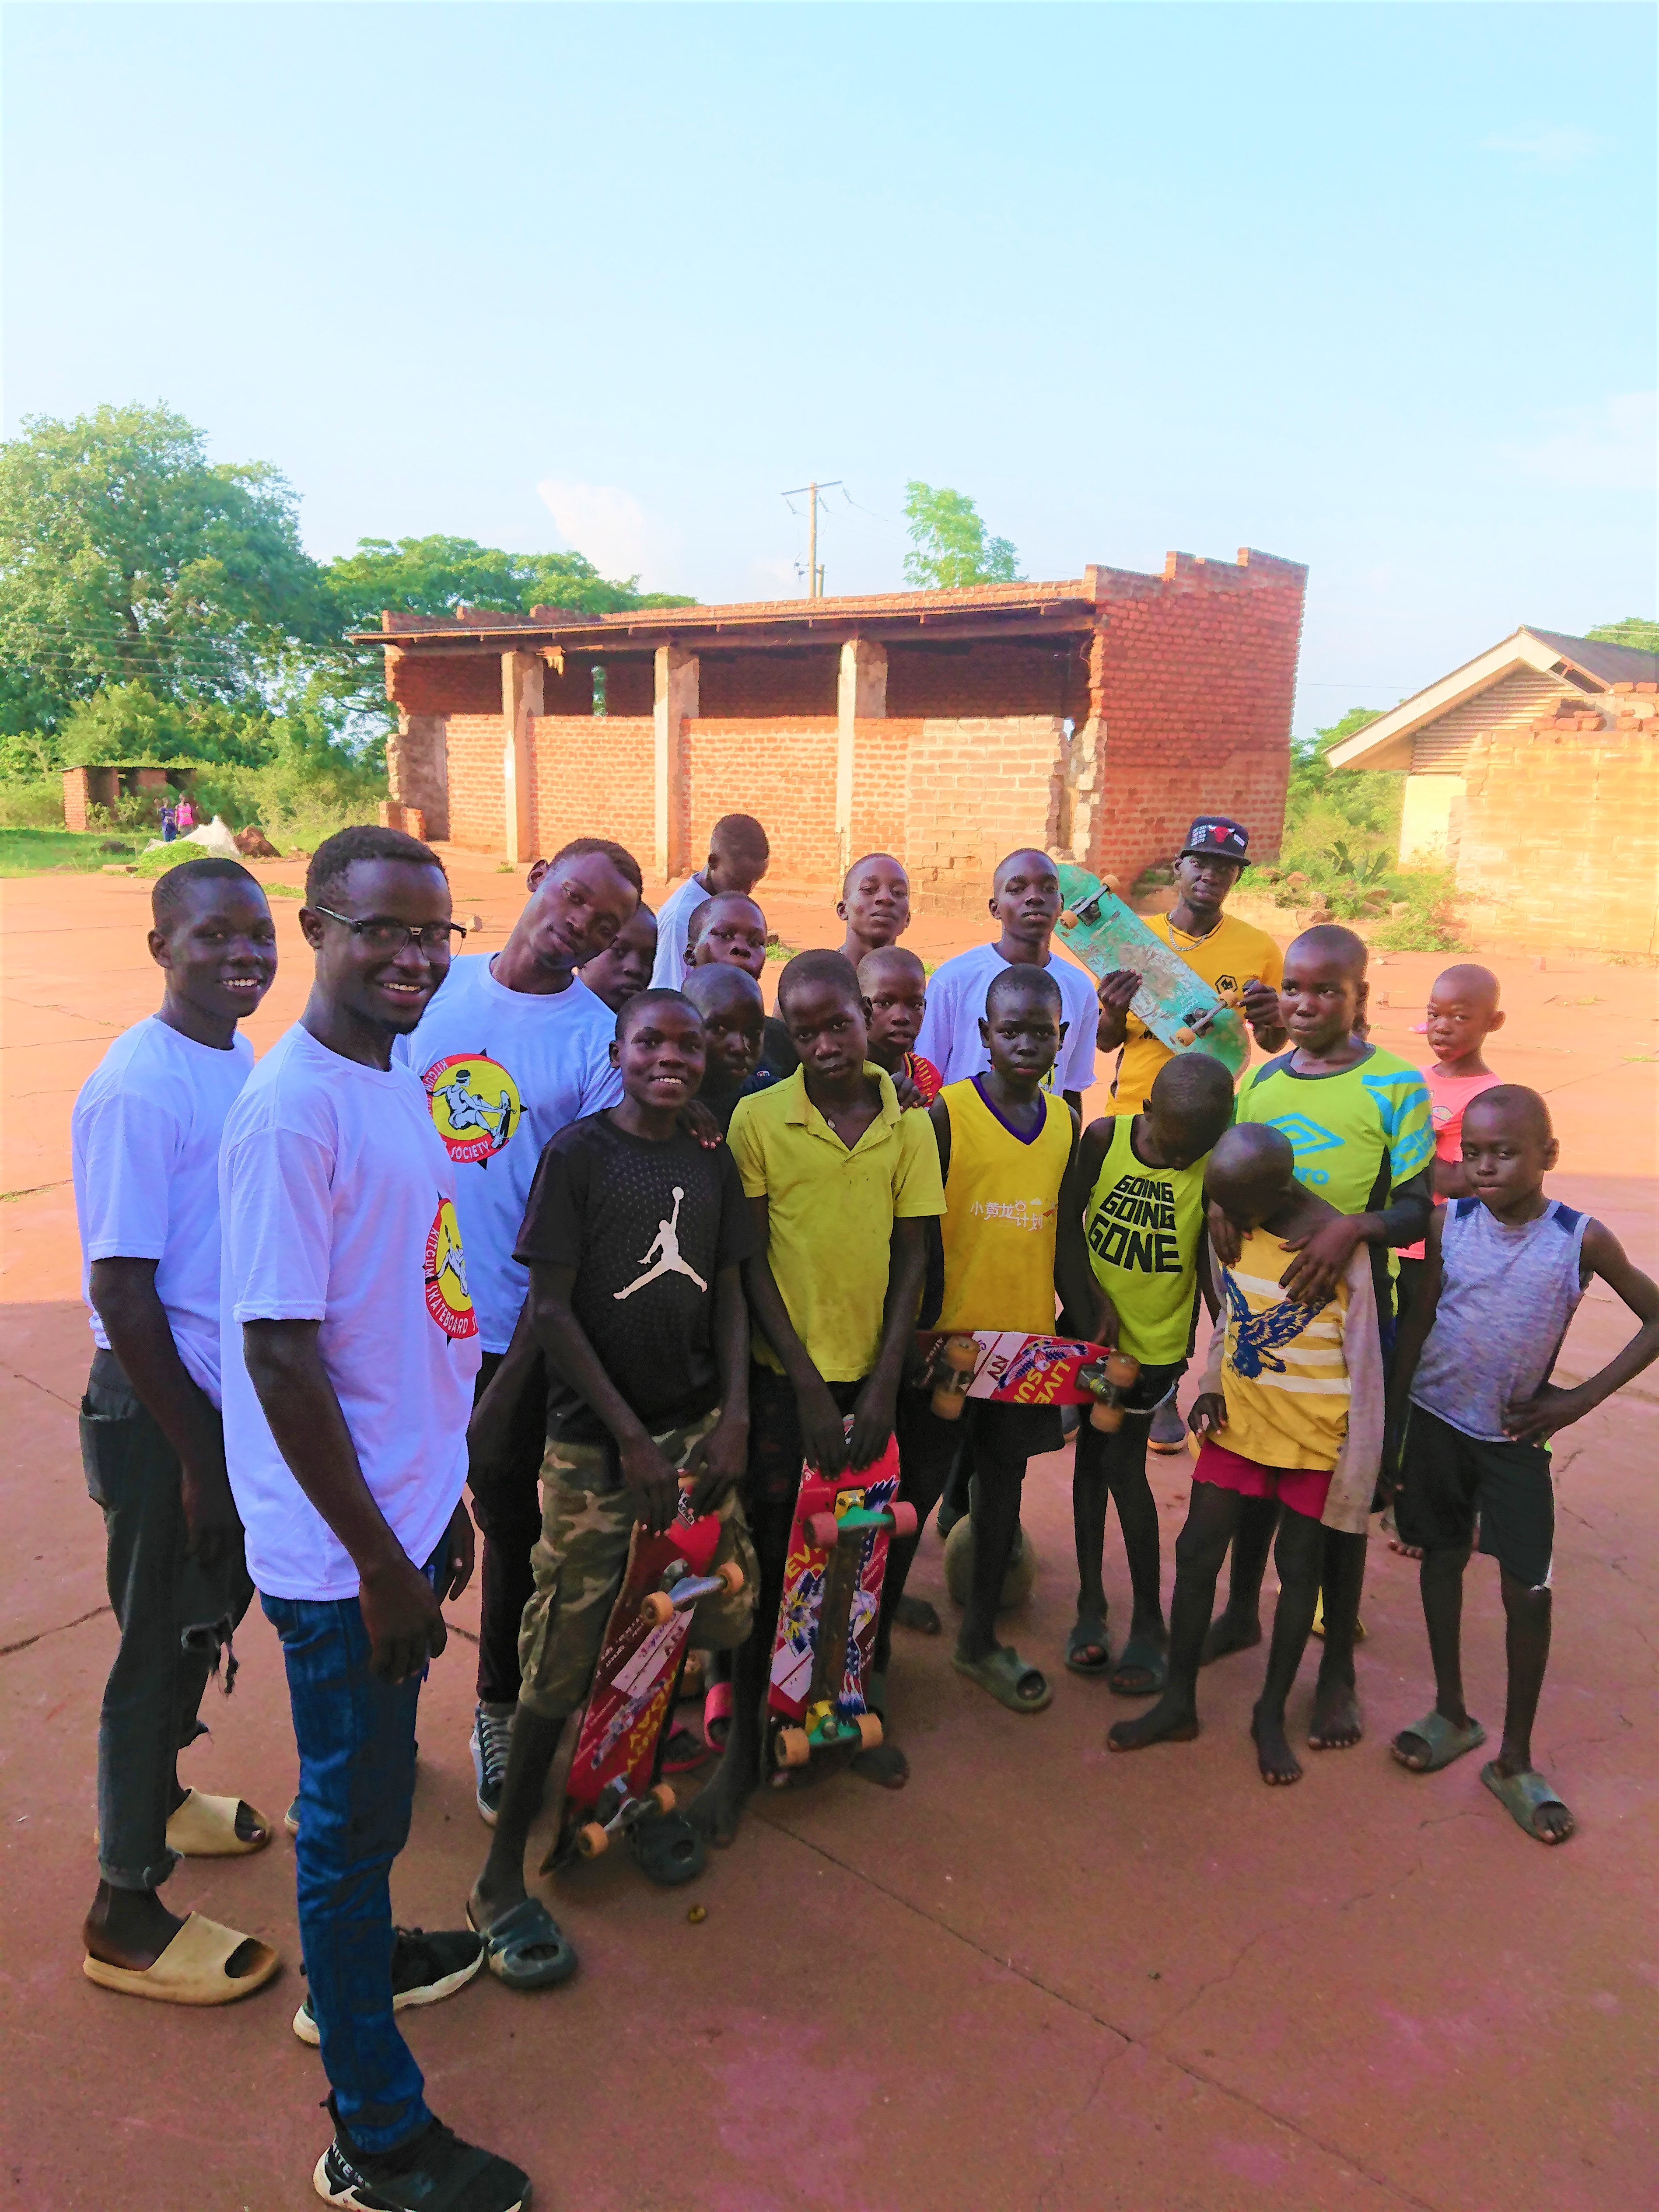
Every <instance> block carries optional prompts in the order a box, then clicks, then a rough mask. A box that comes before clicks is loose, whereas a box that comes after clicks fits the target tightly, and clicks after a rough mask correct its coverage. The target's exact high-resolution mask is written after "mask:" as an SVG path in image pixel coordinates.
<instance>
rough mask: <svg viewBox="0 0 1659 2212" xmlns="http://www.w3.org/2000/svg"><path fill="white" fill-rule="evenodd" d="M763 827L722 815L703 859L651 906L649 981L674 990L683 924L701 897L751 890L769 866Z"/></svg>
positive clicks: (680, 969)
mask: <svg viewBox="0 0 1659 2212" xmlns="http://www.w3.org/2000/svg"><path fill="white" fill-rule="evenodd" d="M771 860H772V848H771V847H770V846H769V844H768V842H767V839H766V832H765V830H764V829H762V827H761V825H760V823H758V822H757V821H756V819H755V817H754V816H753V815H752V814H724V815H722V816H721V817H720V820H719V821H718V822H717V823H715V824H714V829H712V830H711V831H710V832H709V836H708V859H707V860H705V861H704V862H703V864H702V867H701V868H700V869H698V870H697V872H696V874H695V875H690V876H688V877H687V878H686V879H685V881H684V883H683V884H676V885H675V887H674V889H673V890H671V891H670V892H669V894H668V896H667V897H666V898H665V900H664V901H663V902H662V904H661V906H660V907H659V908H658V910H657V960H656V965H655V966H654V967H653V969H652V971H651V981H653V983H654V984H655V985H656V986H657V987H658V988H659V990H672V991H677V990H678V988H679V987H680V985H681V983H682V982H684V980H685V970H686V968H687V965H688V962H687V959H686V950H685V926H686V924H687V922H688V921H690V919H691V916H692V915H693V914H695V913H696V909H697V908H698V907H700V906H701V905H702V902H703V901H704V900H705V899H709V898H718V897H719V896H720V894H721V893H722V892H724V891H738V892H741V893H744V894H747V893H748V892H750V891H752V890H754V888H755V886H756V884H757V883H759V882H760V880H761V878H763V876H764V875H765V873H766V871H767V869H768V867H769V866H770V865H771Z"/></svg>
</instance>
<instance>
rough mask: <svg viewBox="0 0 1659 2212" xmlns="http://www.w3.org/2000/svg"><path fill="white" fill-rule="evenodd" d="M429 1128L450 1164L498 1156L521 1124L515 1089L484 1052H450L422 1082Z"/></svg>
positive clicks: (517, 1093)
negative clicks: (428, 1109) (428, 1108)
mask: <svg viewBox="0 0 1659 2212" xmlns="http://www.w3.org/2000/svg"><path fill="white" fill-rule="evenodd" d="M421 1080H422V1083H423V1084H424V1085H426V1095H427V1097H428V1099H429V1100H430V1102H431V1105H432V1125H433V1127H435V1129H436V1130H437V1132H438V1134H439V1135H440V1136H441V1138H442V1139H443V1140H444V1150H445V1151H446V1152H447V1153H448V1154H449V1157H450V1158H451V1159H452V1160H457V1161H464V1162H475V1161H477V1162H482V1161H484V1160H487V1159H488V1158H489V1156H490V1154H491V1153H492V1152H500V1151H501V1147H502V1146H503V1145H505V1144H506V1142H507V1139H508V1138H509V1137H510V1136H511V1135H512V1134H513V1131H514V1130H515V1129H516V1128H517V1127H518V1126H519V1116H520V1113H521V1111H522V1110H523V1109H521V1107H520V1103H519V1086H518V1085H517V1084H516V1083H515V1082H514V1081H513V1078H512V1077H511V1076H510V1075H509V1074H508V1073H507V1070H506V1069H505V1068H504V1067H503V1066H501V1062H500V1061H499V1060H491V1059H490V1058H489V1055H488V1054H485V1053H480V1052H452V1053H449V1054H446V1056H445V1057H444V1058H443V1059H442V1060H434V1061H433V1063H432V1065H431V1066H430V1067H428V1069H427V1071H426V1073H425V1074H424V1075H422V1078H421Z"/></svg>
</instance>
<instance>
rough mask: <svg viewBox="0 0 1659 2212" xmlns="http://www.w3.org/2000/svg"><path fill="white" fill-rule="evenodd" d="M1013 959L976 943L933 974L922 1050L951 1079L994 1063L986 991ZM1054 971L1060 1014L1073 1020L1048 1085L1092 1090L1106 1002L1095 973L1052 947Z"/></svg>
mask: <svg viewBox="0 0 1659 2212" xmlns="http://www.w3.org/2000/svg"><path fill="white" fill-rule="evenodd" d="M1010 966H1012V962H1009V961H1006V960H1005V959H1004V958H1003V957H1002V955H1001V953H1000V952H999V951H997V948H996V946H995V945H975V947H974V948H973V950H972V951H970V952H958V953H957V956H956V957H955V958H954V959H953V960H946V961H944V962H943V963H941V964H940V965H939V967H938V968H936V969H934V971H933V974H932V975H930V976H929V977H928V978H927V1012H926V1013H925V1014H924V1015H923V1016H922V1018H921V1034H920V1035H919V1036H918V1037H917V1038H916V1050H917V1052H918V1053H919V1054H921V1058H922V1059H923V1060H932V1061H933V1065H934V1066H935V1067H936V1068H938V1070H939V1073H940V1074H941V1075H942V1076H943V1077H944V1078H945V1081H946V1082H947V1083H961V1082H963V1081H965V1080H966V1079H967V1078H968V1077H969V1076H970V1075H983V1074H984V1073H985V1071H986V1069H987V1067H989V1066H990V1065H991V1055H990V1054H989V1053H988V1052H987V1050H986V1048H985V1046H984V1044H983V1042H981V1037H980V1034H979V1025H980V1024H981V1022H982V1021H983V1020H984V1018H985V994H986V993H987V990H989V988H990V987H991V978H992V977H993V976H994V975H996V974H997V973H998V972H999V971H1000V969H1004V968H1006V967H1010ZM1048 973H1049V974H1050V975H1052V976H1053V977H1054V981H1055V982H1056V983H1058V984H1059V986H1060V1018H1061V1019H1062V1020H1063V1021H1064V1022H1066V1024H1067V1028H1066V1035H1065V1037H1064V1038H1063V1040H1062V1041H1061V1043H1060V1057H1059V1059H1058V1060H1056V1061H1055V1062H1054V1073H1053V1074H1052V1075H1051V1076H1050V1078H1049V1079H1048V1089H1050V1090H1052V1091H1057V1092H1058V1091H1086V1090H1087V1089H1088V1088H1089V1085H1091V1083H1092V1082H1093V1081H1094V1079H1095V1030H1096V1027H1097V1024H1098V1020H1099V1015H1100V1007H1099V1004H1098V1002H1097V1000H1096V998H1095V987H1094V985H1093V983H1092V982H1091V981H1090V979H1089V977H1088V976H1087V975H1085V973H1084V971H1083V969H1081V968H1079V967H1077V966H1075V965H1074V964H1073V962H1071V961H1069V960H1062V959H1060V957H1059V955H1058V954H1057V953H1053V952H1051V953H1050V954H1049V955H1048Z"/></svg>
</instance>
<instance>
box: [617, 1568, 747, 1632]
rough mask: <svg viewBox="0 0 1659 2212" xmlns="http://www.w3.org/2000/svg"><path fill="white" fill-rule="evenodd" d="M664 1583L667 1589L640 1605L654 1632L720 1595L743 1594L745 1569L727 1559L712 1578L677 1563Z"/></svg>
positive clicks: (648, 1596) (656, 1591)
mask: <svg viewBox="0 0 1659 2212" xmlns="http://www.w3.org/2000/svg"><path fill="white" fill-rule="evenodd" d="M676 1567H678V1570H679V1572H678V1574H676V1572H675V1571H674V1569H675V1568H676ZM663 1581H664V1583H665V1584H666V1588H665V1589H654V1590H647V1592H646V1594H645V1595H644V1596H643V1597H642V1598H641V1601H640V1618H641V1620H648V1621H649V1622H650V1624H651V1626H653V1628H661V1627H663V1626H665V1625H666V1624H667V1623H668V1622H669V1621H671V1620H672V1619H673V1618H674V1615H675V1614H676V1613H686V1612H689V1611H690V1608H691V1607H693V1606H694V1605H697V1604H699V1603H701V1601H702V1600H703V1599H704V1598H706V1597H713V1596H714V1595H715V1594H716V1593H717V1592H718V1591H720V1590H732V1591H735V1590H740V1589H742V1588H743V1569H742V1568H741V1567H740V1566H739V1565H738V1563H737V1561H736V1560H735V1559H727V1560H726V1561H725V1562H724V1563H723V1564H722V1565H720V1566H718V1567H716V1568H715V1570H714V1573H713V1574H712V1575H694V1574H693V1573H692V1572H691V1571H690V1568H689V1567H688V1566H687V1565H686V1564H685V1562H684V1559H676V1560H675V1562H674V1565H673V1566H671V1567H668V1568H667V1569H665V1571H664V1574H663Z"/></svg>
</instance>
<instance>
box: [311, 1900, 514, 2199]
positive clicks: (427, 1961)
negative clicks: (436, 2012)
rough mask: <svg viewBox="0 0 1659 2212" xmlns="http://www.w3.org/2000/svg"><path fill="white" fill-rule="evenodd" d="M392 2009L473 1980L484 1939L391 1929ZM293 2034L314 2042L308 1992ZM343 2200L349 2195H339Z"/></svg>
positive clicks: (436, 2000) (439, 1997)
mask: <svg viewBox="0 0 1659 2212" xmlns="http://www.w3.org/2000/svg"><path fill="white" fill-rule="evenodd" d="M482 1965H483V1937H482V1936H475V1935H474V1934H473V1932H472V1930H471V1929H470V1928H455V1929H439V1930H438V1931H437V1933H436V1934H435V1935H431V1936H428V1934H427V1933H426V1931H425V1929H421V1928H394V1929H392V2011H393V2012H402V2010H403V2009H404V2006H405V2005H429V2004H440V2003H441V2002H442V2001H443V1999H444V1998H445V1997H449V1996H454V1994H455V1992H456V1990H459V1989H460V1988H462V1987H463V1986H464V1985H465V1984H466V1983H468V1982H470V1981H471V1979H472V1977H473V1976H474V1974H476V1973H477V1971H478V1969H479V1967H480V1966H482ZM294 2033H295V2035H297V2036H298V2037H299V2039H300V2040H301V2043H312V2044H314V2043H317V2042H319V2040H320V2038H319V2035H318V2033H317V2015H316V2014H315V2013H314V2012H313V2010H312V2009H311V1998H310V1996H309V1994H307V1997H306V2001H305V2002H304V2003H303V2004H302V2005H301V2007H300V2009H299V2011H298V2012H296V2013H295V2015H294ZM341 2202H342V2203H349V2198H342V2199H341Z"/></svg>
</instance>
